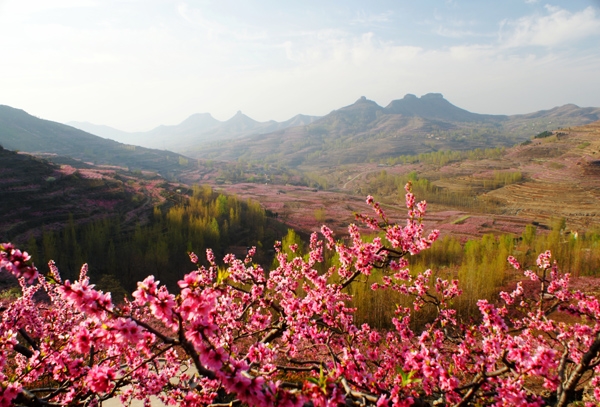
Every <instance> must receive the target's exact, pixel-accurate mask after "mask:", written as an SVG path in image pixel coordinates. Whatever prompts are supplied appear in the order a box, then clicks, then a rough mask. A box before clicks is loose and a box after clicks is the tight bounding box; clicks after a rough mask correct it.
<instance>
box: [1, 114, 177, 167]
mask: <svg viewBox="0 0 600 407" xmlns="http://www.w3.org/2000/svg"><path fill="white" fill-rule="evenodd" d="M0 145H1V146H3V147H4V148H6V149H9V150H18V151H25V152H29V153H44V154H54V155H62V156H69V157H72V158H75V159H77V160H80V161H83V162H90V163H94V164H110V165H117V166H121V167H126V168H129V169H131V170H147V171H155V172H160V173H161V174H162V175H164V176H168V177H172V176H174V174H176V173H177V172H179V171H180V170H181V169H182V168H185V167H186V166H187V165H189V161H188V160H187V159H186V158H185V157H181V155H180V154H176V153H172V152H170V151H160V150H151V149H148V148H143V147H136V146H134V145H127V144H121V143H118V142H116V141H113V140H107V139H104V138H101V137H98V136H94V135H92V134H89V133H86V132H84V131H81V130H78V129H75V128H73V127H70V126H66V125H64V124H60V123H56V122H52V121H49V120H43V119H38V118H37V117H34V116H32V115H30V114H28V113H26V112H25V111H23V110H20V109H15V108H12V107H9V106H3V105H0ZM48 158H50V159H51V156H49V157H48Z"/></svg>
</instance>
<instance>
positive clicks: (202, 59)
mask: <svg viewBox="0 0 600 407" xmlns="http://www.w3.org/2000/svg"><path fill="white" fill-rule="evenodd" d="M429 92H439V93H443V94H444V96H445V97H446V99H448V100H449V101H450V102H451V103H453V104H455V105H457V106H459V107H462V108H464V109H467V110H470V111H472V112H476V113H490V114H515V113H529V112H533V111H537V110H542V109H549V108H552V107H554V106H559V105H563V104H566V103H575V104H577V105H579V106H600V1H599V0H562V1H552V2H545V1H543V0H537V1H536V0H503V1H497V0H489V1H488V0H471V1H461V0H451V1H450V0H448V1H442V0H441V1H427V0H389V1H376V0H369V1H353V0H343V1H337V0H318V1H313V0H302V1H287V0H272V1H252V0H247V1H243V0H238V1H228V0H214V1H210V0H205V1H202V0H198V1H193V0H189V1H177V0H173V1H169V0H162V1H161V0H122V1H117V0H0V104H5V105H9V106H12V107H17V108H21V109H24V110H26V111H27V112H29V113H31V114H33V115H36V116H38V117H42V118H45V119H49V120H55V121H59V122H67V121H70V120H77V121H89V122H92V123H96V124H106V125H109V126H113V127H116V128H119V129H122V130H128V131H135V130H149V129H151V128H153V127H155V126H157V125H159V124H177V123H179V122H181V121H182V120H184V119H185V118H186V117H188V116H189V115H191V114H193V113H203V112H209V113H212V115H213V116H214V117H215V118H217V119H219V120H227V119H229V118H230V117H231V116H233V115H234V114H235V113H236V111H237V110H242V111H243V112H244V113H245V114H247V115H248V116H250V117H252V118H254V119H256V120H260V121H265V120H270V119H274V120H277V121H283V120H287V119H289V118H291V117H292V116H294V115H296V114H298V113H303V114H310V115H325V114H327V113H329V112H330V111H331V110H334V109H337V108H339V107H342V106H345V105H349V104H351V103H353V102H354V101H355V100H356V99H358V98H359V97H360V96H363V95H364V96H366V97H367V98H368V99H371V100H374V101H375V102H377V103H379V104H380V105H382V106H385V105H387V104H388V103H389V102H390V101H391V100H394V99H400V98H402V97H403V96H404V95H405V94H406V93H413V94H416V95H417V96H421V95H423V94H425V93H429Z"/></svg>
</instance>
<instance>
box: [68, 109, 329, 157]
mask: <svg viewBox="0 0 600 407" xmlns="http://www.w3.org/2000/svg"><path fill="white" fill-rule="evenodd" d="M317 119H319V116H306V115H302V114H298V115H296V116H294V117H292V118H291V119H289V120H286V121H284V122H276V121H274V120H270V121H267V122H258V121H256V120H254V119H252V118H250V117H248V116H246V115H245V114H243V113H242V112H241V111H238V112H237V113H236V114H235V116H233V117H232V118H231V119H229V120H227V121H219V120H217V119H215V118H214V117H212V116H211V114H210V113H196V114H193V115H191V116H190V117H188V118H187V119H185V120H184V121H183V122H181V123H180V124H178V125H175V126H164V125H161V126H158V127H156V128H154V129H152V130H150V131H146V132H134V133H129V132H125V131H121V130H117V129H115V128H112V127H109V126H104V125H96V124H92V123H88V122H69V123H67V124H68V125H69V126H72V127H75V128H77V129H80V130H83V131H86V132H88V133H91V134H95V135H97V136H100V137H105V138H109V139H112V140H115V141H119V142H121V143H125V144H132V145H137V146H144V147H148V148H160V149H167V150H172V151H181V152H185V151H187V150H188V149H189V148H193V147H197V146H198V144H200V143H206V142H212V141H218V140H224V139H234V138H238V137H243V136H249V135H253V134H264V133H271V132H273V131H277V130H281V129H285V128H288V127H294V126H304V125H307V124H310V123H312V122H314V121H315V120H317Z"/></svg>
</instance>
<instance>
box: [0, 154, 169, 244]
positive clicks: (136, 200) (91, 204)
mask: <svg viewBox="0 0 600 407" xmlns="http://www.w3.org/2000/svg"><path fill="white" fill-rule="evenodd" d="M78 167H79V168H75V167H73V166H71V165H55V164H52V163H49V162H47V161H45V160H42V159H39V158H36V157H33V156H30V155H27V154H18V153H16V152H14V151H10V150H6V149H3V148H0V175H1V176H0V194H1V196H2V199H0V241H14V242H18V243H24V242H27V240H28V239H29V238H31V237H40V236H41V234H42V231H43V230H48V231H50V230H60V229H62V228H63V227H64V226H65V225H66V224H67V223H68V222H69V221H72V222H75V223H89V222H93V221H97V220H100V219H103V218H107V217H115V216H117V217H120V218H121V219H122V226H123V228H124V229H126V228H127V227H133V226H134V225H135V224H136V223H145V222H147V221H148V219H149V218H150V216H151V214H152V208H153V207H154V205H155V204H159V203H161V202H164V201H165V198H164V196H168V194H165V193H162V195H161V193H160V191H166V190H165V189H164V188H166V187H168V184H167V183H165V182H164V180H163V179H161V178H159V177H156V176H154V177H149V178H148V177H141V176H136V175H134V174H131V173H128V172H127V171H123V170H118V169H115V168H106V167H94V166H91V165H85V164H81V165H79V166H78ZM159 185H160V186H161V188H160V191H159V190H158V189H156V188H157V186H159Z"/></svg>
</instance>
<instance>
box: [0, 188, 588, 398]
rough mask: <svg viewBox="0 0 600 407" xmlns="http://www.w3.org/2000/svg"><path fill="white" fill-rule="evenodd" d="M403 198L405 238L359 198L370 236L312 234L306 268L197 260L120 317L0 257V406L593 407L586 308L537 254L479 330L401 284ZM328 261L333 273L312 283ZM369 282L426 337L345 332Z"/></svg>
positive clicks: (74, 289)
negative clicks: (415, 319)
mask: <svg viewBox="0 0 600 407" xmlns="http://www.w3.org/2000/svg"><path fill="white" fill-rule="evenodd" d="M406 190H407V194H406V206H407V209H408V218H407V220H406V222H405V223H404V224H400V223H392V222H390V221H389V220H388V219H387V217H386V215H385V213H384V212H383V210H382V209H381V207H380V206H379V204H377V203H375V202H373V199H372V198H371V197H369V198H368V199H367V202H368V203H369V204H370V205H371V206H372V207H373V209H374V211H375V214H376V215H375V216H374V217H371V216H359V220H360V221H361V222H363V223H364V224H366V225H367V226H368V227H369V228H370V229H372V231H373V232H377V233H378V235H379V236H381V237H376V238H374V239H366V238H364V237H363V236H361V233H360V230H359V228H358V227H357V226H355V225H351V226H350V227H349V238H348V239H347V240H346V241H345V242H342V241H336V240H335V238H334V237H333V235H332V232H331V230H329V229H328V228H326V227H323V228H322V230H321V236H322V237H321V238H319V237H318V235H317V234H316V233H314V234H313V235H312V237H311V240H310V253H309V255H308V256H305V257H304V258H302V257H299V256H298V257H293V256H288V255H286V254H285V253H284V251H283V250H280V249H281V248H280V247H276V249H277V260H278V267H277V268H275V269H273V270H269V271H267V270H264V269H263V268H261V267H260V266H258V265H256V264H254V263H253V262H252V255H253V251H252V250H251V251H250V253H249V254H248V257H246V258H245V259H237V258H236V257H235V256H233V255H227V256H225V258H224V259H223V264H224V265H222V266H219V265H217V261H216V259H215V258H214V255H213V254H212V252H211V251H208V252H207V261H208V264H209V266H208V267H204V266H198V267H197V269H196V270H194V271H192V272H191V273H189V274H187V275H186V276H184V277H183V279H182V280H181V281H180V282H179V290H178V291H177V292H175V293H172V292H169V291H168V290H167V288H166V287H165V286H163V285H160V283H159V282H158V281H156V280H155V279H154V277H153V276H149V277H147V278H146V279H145V280H144V281H142V282H140V283H138V288H137V290H136V291H135V292H134V293H133V296H132V300H131V301H126V302H125V303H124V304H122V305H116V304H115V303H114V302H113V300H112V299H111V296H110V294H109V293H108V294H105V293H102V292H100V291H98V290H96V289H94V286H93V285H92V284H90V283H89V279H88V277H87V275H86V272H87V267H86V266H85V265H84V266H83V267H82V269H81V274H80V277H79V279H78V280H77V281H73V282H71V281H62V280H61V278H60V275H59V272H58V270H57V269H56V267H55V266H54V264H53V263H50V270H51V271H50V273H49V275H47V276H45V277H44V276H41V275H38V273H37V270H36V269H35V268H34V267H33V265H32V264H31V262H30V259H29V256H28V255H27V254H26V253H23V252H21V251H19V250H18V249H17V248H15V247H13V246H12V245H10V244H3V245H1V246H0V247H1V249H0V253H1V257H0V267H1V268H3V269H4V270H6V271H7V272H10V273H12V274H14V275H15V276H17V277H18V279H19V282H20V285H21V289H22V295H21V296H20V297H19V298H17V299H15V300H12V301H5V303H4V304H3V305H2V311H1V316H2V320H1V325H0V366H1V367H2V369H1V373H0V406H13V405H18V406H65V405H66V406H96V405H101V404H102V402H103V401H105V400H107V399H109V398H115V397H118V398H119V399H120V400H121V402H122V403H123V404H124V405H127V404H128V403H129V402H130V401H131V400H134V399H137V400H144V401H145V403H146V405H149V403H150V401H149V397H150V396H152V395H154V396H157V397H158V398H159V399H161V400H162V402H164V403H166V404H169V405H178V406H204V405H212V406H229V405H231V406H242V405H248V406H286V407H287V406H290V407H291V406H299V407H300V406H340V405H342V406H425V405H432V406H433V405H439V406H481V405H495V406H542V405H553V406H566V405H568V404H569V403H573V402H577V401H578V400H582V401H579V402H578V404H572V405H586V406H592V405H598V404H597V402H594V401H592V400H600V322H599V316H600V304H599V302H598V299H597V298H595V297H593V296H589V295H586V294H584V293H582V292H578V291H571V290H570V289H569V274H565V273H561V272H560V271H559V270H557V268H556V266H555V265H554V264H553V262H552V259H551V254H550V253H549V252H546V253H542V254H541V255H540V256H539V258H538V264H537V268H536V269H535V270H527V271H524V278H525V279H531V280H533V281H535V282H537V284H539V287H538V290H537V292H536V294H535V295H534V296H531V295H529V296H525V295H524V291H523V287H522V285H521V284H520V283H519V284H517V286H516V289H515V290H514V291H512V292H508V293H507V292H503V293H501V294H500V298H499V300H498V302H497V304H496V303H491V302H488V301H486V300H481V301H479V302H478V307H479V310H480V312H481V316H480V318H478V322H473V323H465V322H464V321H460V320H458V318H457V314H456V311H455V310H454V309H453V308H452V303H453V299H455V298H456V297H457V296H459V295H460V294H461V290H460V283H459V282H458V281H455V280H454V281H447V280H442V279H439V278H436V279H434V278H433V277H432V272H431V271H430V270H427V271H425V272H423V273H421V274H414V273H411V272H410V271H409V268H408V266H409V264H408V259H407V257H408V256H409V255H413V254H416V253H418V252H420V251H421V250H424V249H427V248H428V247H430V245H431V244H432V243H433V241H434V240H435V239H436V238H437V236H438V233H437V232H435V231H434V232H432V233H429V234H425V232H424V227H423V224H422V219H423V216H424V215H425V211H426V204H425V202H420V203H417V202H416V201H415V197H414V195H413V194H412V193H411V191H410V184H409V185H407V187H406ZM326 250H335V251H336V252H337V254H338V255H339V265H338V266H335V267H331V268H329V269H328V270H326V271H317V270H320V269H322V267H321V268H320V267H319V265H320V264H321V263H323V262H324V254H325V251H326ZM190 257H191V260H192V262H193V263H195V264H196V265H198V264H199V260H198V258H197V256H196V255H194V254H191V256H190ZM509 262H510V263H511V264H512V265H513V266H514V267H515V268H517V269H520V268H521V266H520V265H519V264H518V263H517V261H516V260H515V259H514V258H509ZM376 269H377V272H378V273H383V275H384V277H383V280H382V282H381V283H379V284H373V285H372V286H371V287H370V288H371V289H373V290H394V291H396V292H399V293H401V294H404V295H406V296H409V297H410V298H412V299H413V300H414V301H413V304H414V306H413V308H414V309H415V310H416V309H419V308H420V307H422V306H424V305H428V306H432V307H433V308H434V309H435V310H436V314H435V316H434V318H433V319H432V321H431V322H430V323H429V324H428V325H427V326H426V327H425V328H424V329H422V330H419V331H414V330H413V329H411V324H410V321H411V312H412V309H409V308H404V307H400V306H398V307H397V309H396V312H395V317H394V318H393V320H392V321H391V326H393V329H390V330H388V331H376V330H373V329H371V328H370V327H369V326H368V325H366V324H365V325H360V326H359V325H358V324H356V323H355V321H354V318H353V313H354V309H352V308H350V307H349V305H348V304H349V303H350V300H351V296H350V295H349V294H348V292H350V291H349V290H348V288H349V287H350V286H351V285H353V284H365V281H367V284H370V283H368V280H369V276H370V275H371V274H372V273H373V272H374V271H375V270H376ZM40 291H43V292H45V294H44V295H40V294H38V295H37V296H36V299H34V295H35V294H36V293H37V292H40ZM38 297H39V298H40V299H37V298H38ZM562 315H567V316H568V318H563V317H562ZM564 321H568V322H564Z"/></svg>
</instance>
